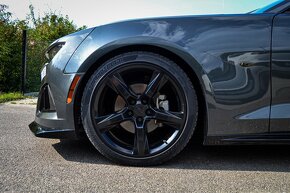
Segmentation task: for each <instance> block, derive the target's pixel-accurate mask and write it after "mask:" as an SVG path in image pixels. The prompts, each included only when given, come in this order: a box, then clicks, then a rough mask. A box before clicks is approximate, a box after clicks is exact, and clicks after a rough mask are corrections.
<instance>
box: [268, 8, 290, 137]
mask: <svg viewBox="0 0 290 193" xmlns="http://www.w3.org/2000/svg"><path fill="white" fill-rule="evenodd" d="M270 118H271V120H270V132H271V133H277V132H289V133H290V9H288V11H286V12H284V13H283V14H279V15H277V16H276V17H275V18H274V21H273V37H272V106H271V114H270Z"/></svg>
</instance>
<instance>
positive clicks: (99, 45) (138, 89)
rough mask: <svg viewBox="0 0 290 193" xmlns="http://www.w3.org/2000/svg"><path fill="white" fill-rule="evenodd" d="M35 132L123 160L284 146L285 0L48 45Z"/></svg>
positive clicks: (288, 136)
mask: <svg viewBox="0 0 290 193" xmlns="http://www.w3.org/2000/svg"><path fill="white" fill-rule="evenodd" d="M46 56H47V58H48V59H49V60H50V62H49V63H48V64H46V65H45V66H44V68H43V70H42V73H41V78H42V87H41V90H40V93H39V98H38V105H37V111H36V117H35V121H34V122H33V123H31V124H30V125H29V127H30V129H31V130H32V132H33V133H34V134H35V135H36V136H37V137H47V138H72V137H76V138H82V137H87V138H88V139H89V140H90V142H91V143H92V144H93V145H94V146H95V147H96V149H98V150H99V151H100V152H101V153H102V154H103V155H104V156H106V157H108V158H110V159H111V160H113V161H116V162H117V163H121V164H128V165H141V166H144V165H154V164H160V163H162V162H164V161H167V160H169V159H170V158H172V157H174V156H175V155H177V154H178V153H179V152H180V151H181V150H182V149H183V148H184V147H185V146H186V144H187V143H188V142H189V140H190V139H191V137H192V136H193V134H201V135H199V137H202V139H203V144H204V145H225V144H231V145H233V144H257V143H258V144H261V143H262V144H286V143H288V144H289V143H290V1H289V0H280V1H277V2H275V3H273V4H271V5H269V6H267V7H264V8H261V9H258V10H255V11H253V12H250V13H247V14H239V15H207V16H182V17H165V18H153V19H141V20H131V21H124V22H118V23H113V24H109V25H104V26H99V27H95V28H91V29H86V30H83V31H80V32H77V33H74V34H71V35H68V36H65V37H63V38H60V39H58V40H56V41H55V42H54V43H52V44H51V46H50V47H49V48H48V49H47V52H46Z"/></svg>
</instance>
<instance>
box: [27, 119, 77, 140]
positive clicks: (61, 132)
mask: <svg viewBox="0 0 290 193" xmlns="http://www.w3.org/2000/svg"><path fill="white" fill-rule="evenodd" d="M29 128H30V130H31V131H32V133H34V135H35V136H36V137H42V138H54V139H66V138H69V139H76V138H77V136H76V133H75V130H72V129H54V128H45V127H42V126H40V125H39V124H37V123H36V122H35V121H33V122H32V123H30V124H29Z"/></svg>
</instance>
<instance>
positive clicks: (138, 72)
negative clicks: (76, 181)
mask: <svg viewBox="0 0 290 193" xmlns="http://www.w3.org/2000/svg"><path fill="white" fill-rule="evenodd" d="M196 98H197V97H196V94H195V90H194V88H193V86H192V84H191V82H190V80H189V78H188V77H187V75H186V74H185V73H184V72H183V71H182V70H181V69H180V68H179V67H178V66H177V64H175V63H174V62H172V61H170V60H168V59H167V58H164V57H162V56H160V55H157V54H153V53H149V52H130V53H126V54H122V55H119V56H116V57H114V58H112V59H111V60H109V61H107V62H105V63H104V64H103V65H102V66H101V67H100V68H99V69H98V70H97V71H96V72H95V73H94V74H93V75H92V77H91V79H90V80H89V81H88V83H87V86H86V88H85V91H84V96H83V99H82V119H83V124H84V128H85V131H86V133H87V136H88V138H89V139H90V141H91V142H92V144H93V145H94V146H95V147H96V148H97V149H98V150H99V151H100V152H101V153H102V154H103V155H105V156H106V157H108V158H110V159H111V160H113V161H116V162H118V163H121V164H126V165H142V166H144V165H154V164H159V163H162V162H164V161H166V160H168V159H170V158H172V157H173V156H175V155H176V154H178V153H179V152H180V151H181V150H182V149H183V148H184V147H185V145H186V144H187V143H188V141H189V139H190V138H191V136H192V134H193V131H194V128H195V125H196V121H197V112H198V106H197V99H196Z"/></svg>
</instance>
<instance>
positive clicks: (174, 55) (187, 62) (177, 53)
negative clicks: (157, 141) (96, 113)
mask: <svg viewBox="0 0 290 193" xmlns="http://www.w3.org/2000/svg"><path fill="white" fill-rule="evenodd" d="M130 51H147V52H152V53H156V54H160V55H162V56H164V57H166V58H168V59H170V60H172V61H174V62H175V63H176V64H178V65H179V67H180V68H181V69H182V70H183V71H184V72H185V73H186V74H187V75H188V77H189V79H190V80H191V82H192V84H193V86H194V88H195V89H196V91H197V97H198V105H199V107H201V108H199V112H198V113H199V116H198V122H197V127H196V130H195V133H194V137H197V138H196V139H197V140H204V139H205V137H206V133H207V106H206V101H205V100H206V98H205V92H204V86H203V82H202V80H201V76H202V74H200V76H198V72H200V73H201V72H202V68H201V65H199V64H198V63H197V61H196V60H195V59H194V58H193V57H192V56H190V54H188V53H186V52H184V51H182V50H179V49H176V48H172V47H168V45H166V46H164V47H163V46H160V45H148V44H132V45H126V46H122V47H119V48H116V49H112V50H108V51H107V52H104V53H103V54H102V55H101V56H99V55H98V54H96V53H95V54H92V55H95V56H97V55H98V56H99V57H96V58H94V60H91V59H90V60H89V61H90V62H89V63H88V62H86V69H85V70H84V72H85V74H84V76H83V77H82V79H81V81H80V83H79V86H78V88H77V90H76V93H75V100H74V119H75V129H76V133H77V135H78V136H80V137H84V129H83V127H82V123H81V109H80V103H81V99H82V95H83V91H84V88H85V86H86V84H87V82H88V80H89V78H90V77H91V75H92V74H93V73H94V72H95V70H97V69H98V68H99V67H100V66H101V65H102V64H103V63H104V62H105V61H107V60H108V59H110V58H112V57H114V56H117V55H119V54H122V53H126V52H130ZM92 57H93V56H90V58H92ZM199 142H201V141H199Z"/></svg>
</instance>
